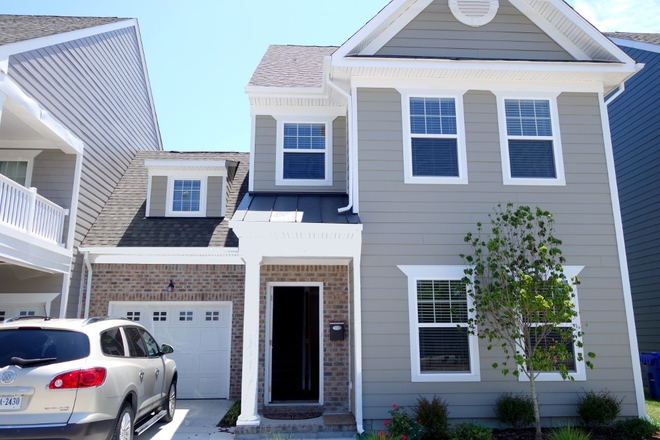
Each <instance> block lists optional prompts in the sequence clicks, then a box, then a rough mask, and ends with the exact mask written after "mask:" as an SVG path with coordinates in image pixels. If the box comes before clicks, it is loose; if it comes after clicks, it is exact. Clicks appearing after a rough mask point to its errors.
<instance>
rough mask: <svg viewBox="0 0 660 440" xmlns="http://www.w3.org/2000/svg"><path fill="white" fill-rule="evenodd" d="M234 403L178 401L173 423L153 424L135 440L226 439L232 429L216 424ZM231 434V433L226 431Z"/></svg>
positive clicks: (222, 401) (228, 401) (216, 400)
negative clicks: (219, 426)
mask: <svg viewBox="0 0 660 440" xmlns="http://www.w3.org/2000/svg"><path fill="white" fill-rule="evenodd" d="M233 403H234V402H233V401H232V400H220V399H213V400H177V401H176V411H175V412H174V420H172V421H171V422H170V423H156V424H155V425H154V426H152V427H151V428H149V429H148V430H146V431H145V432H144V433H143V434H142V435H141V436H139V437H136V440H150V439H153V440H188V439H196V440H201V439H204V440H206V439H209V440H220V439H223V440H229V439H233V438H234V429H233V428H231V430H228V429H225V428H218V427H217V426H216V425H217V424H218V422H219V421H220V419H222V417H223V416H224V415H225V413H226V412H227V410H228V409H229V408H230V407H231V405H232V404H233ZM227 431H230V432H227Z"/></svg>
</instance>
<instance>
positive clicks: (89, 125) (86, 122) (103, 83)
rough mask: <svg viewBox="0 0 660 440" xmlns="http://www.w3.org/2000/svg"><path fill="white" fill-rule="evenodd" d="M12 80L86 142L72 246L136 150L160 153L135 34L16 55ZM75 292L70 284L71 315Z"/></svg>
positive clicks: (121, 33) (111, 34)
mask: <svg viewBox="0 0 660 440" xmlns="http://www.w3.org/2000/svg"><path fill="white" fill-rule="evenodd" d="M9 75H10V76H11V78H12V79H13V80H14V81H16V82H17V83H18V85H19V86H20V87H21V88H22V89H23V90H26V91H27V93H28V94H29V95H30V96H32V97H33V98H34V99H35V100H37V101H38V102H39V103H40V104H41V105H42V106H43V107H44V108H45V109H46V110H47V111H48V112H49V113H50V114H51V115H53V116H54V117H55V118H56V119H57V120H59V121H60V122H61V123H62V124H63V125H64V126H65V127H67V128H68V129H69V130H70V131H71V132H72V133H73V134H74V135H76V136H77V137H78V138H80V139H81V140H82V141H83V142H84V144H85V154H84V160H83V172H82V178H81V179H82V180H81V189H80V203H79V207H78V209H79V213H78V219H77V227H76V236H75V245H76V246H77V245H78V244H79V243H80V242H81V241H82V239H83V238H84V236H85V235H86V234H87V232H88V230H89V228H90V227H91V224H92V222H93V221H94V220H95V219H96V217H97V215H98V214H99V212H100V210H101V208H102V207H103V206H104V205H105V203H106V201H107V199H108V197H109V196H110V193H111V192H112V190H113V189H114V187H115V186H116V184H117V182H118V181H119V178H120V177H121V175H122V174H123V172H124V171H125V169H126V167H127V166H128V164H129V162H130V160H131V159H132V158H133V156H134V153H135V151H136V150H156V149H159V148H160V146H159V136H160V135H159V133H158V128H157V123H156V121H155V120H154V115H153V113H152V109H151V102H150V97H149V93H148V84H147V79H146V78H145V75H144V70H143V66H142V61H141V59H140V53H139V45H138V41H137V36H136V33H135V29H134V28H133V27H129V28H125V29H119V30H116V31H112V32H107V33H103V34H99V35H95V36H91V37H88V38H84V39H80V40H75V41H70V42H67V43H62V44H58V45H55V46H50V47H46V48H42V49H37V50H33V51H30V52H25V53H21V54H17V55H14V56H12V57H11V58H10V60H9ZM77 264H78V265H79V264H80V263H77ZM79 270H80V268H79V267H77V266H76V267H75V268H74V271H79ZM78 292H79V289H78V288H77V286H75V288H74V286H73V285H72V289H71V294H70V300H69V308H68V311H67V313H68V316H74V315H75V312H76V309H77V306H78V304H77V302H78ZM55 308H57V306H56V307H55ZM55 312H56V313H57V312H58V310H55Z"/></svg>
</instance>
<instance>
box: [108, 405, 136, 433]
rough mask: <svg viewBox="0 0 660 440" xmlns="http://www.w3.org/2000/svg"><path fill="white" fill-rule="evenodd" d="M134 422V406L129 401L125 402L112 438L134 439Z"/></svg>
mask: <svg viewBox="0 0 660 440" xmlns="http://www.w3.org/2000/svg"><path fill="white" fill-rule="evenodd" d="M134 424H135V414H133V407H132V406H131V405H130V404H129V403H128V402H125V403H124V404H123V405H122V407H121V411H119V416H118V417H117V423H115V432H114V434H113V435H112V440H133V431H134V430H135V427H134Z"/></svg>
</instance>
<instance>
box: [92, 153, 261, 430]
mask: <svg viewBox="0 0 660 440" xmlns="http://www.w3.org/2000/svg"><path fill="white" fill-rule="evenodd" d="M248 169H249V155H248V153H228V152H223V153H210V152H209V153H206V152H205V153H192V152H191V153H188V152H185V153H180V152H175V151H140V152H138V153H137V154H136V155H135V158H134V159H133V161H132V162H131V164H130V166H129V167H128V169H127V171H126V173H125V174H124V176H123V177H122V179H121V181H120V182H119V184H118V185H117V187H116V189H115V190H114V192H113V193H112V195H111V197H110V199H109V200H108V203H107V204H106V205H105V207H104V208H103V210H102V211H101V214H100V215H99V217H98V219H97V220H96V222H95V223H94V225H93V226H92V228H91V230H90V232H89V234H87V237H86V238H85V240H84V242H83V244H82V246H81V248H80V250H81V252H82V253H83V254H84V260H85V268H86V271H85V276H84V278H85V286H84V295H83V316H84V317H90V316H106V315H110V316H118V317H125V318H128V319H131V320H133V321H136V322H139V323H141V324H143V325H144V326H145V327H147V329H149V330H150V331H151V332H152V334H153V335H154V337H155V338H156V340H157V341H158V342H159V343H169V344H172V345H173V346H174V348H175V353H174V354H172V355H171V357H172V358H173V359H174V360H176V362H177V365H178V368H179V381H178V395H179V397H183V398H240V389H241V388H240V386H241V385H240V384H241V355H242V352H241V350H242V331H243V328H242V323H243V319H242V316H243V294H244V265H243V261H242V260H241V258H240V256H239V254H238V238H237V237H236V235H235V234H234V233H233V232H232V231H231V230H230V229H229V226H228V223H229V218H230V217H231V216H232V215H233V213H234V211H235V209H236V206H237V204H238V202H239V201H240V200H241V198H242V197H243V196H244V195H245V194H246V192H247V173H248ZM221 416H222V415H219V417H221ZM217 421H219V419H218V420H216V422H217Z"/></svg>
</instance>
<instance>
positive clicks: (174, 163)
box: [144, 159, 227, 176]
mask: <svg viewBox="0 0 660 440" xmlns="http://www.w3.org/2000/svg"><path fill="white" fill-rule="evenodd" d="M144 166H145V167H146V168H147V169H148V170H149V174H150V175H151V174H153V173H154V172H163V173H169V174H172V173H174V172H176V171H181V172H188V171H195V172H201V173H204V174H208V175H214V176H215V175H220V176H226V175H227V161H225V160H157V159H154V160H145V161H144Z"/></svg>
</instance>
